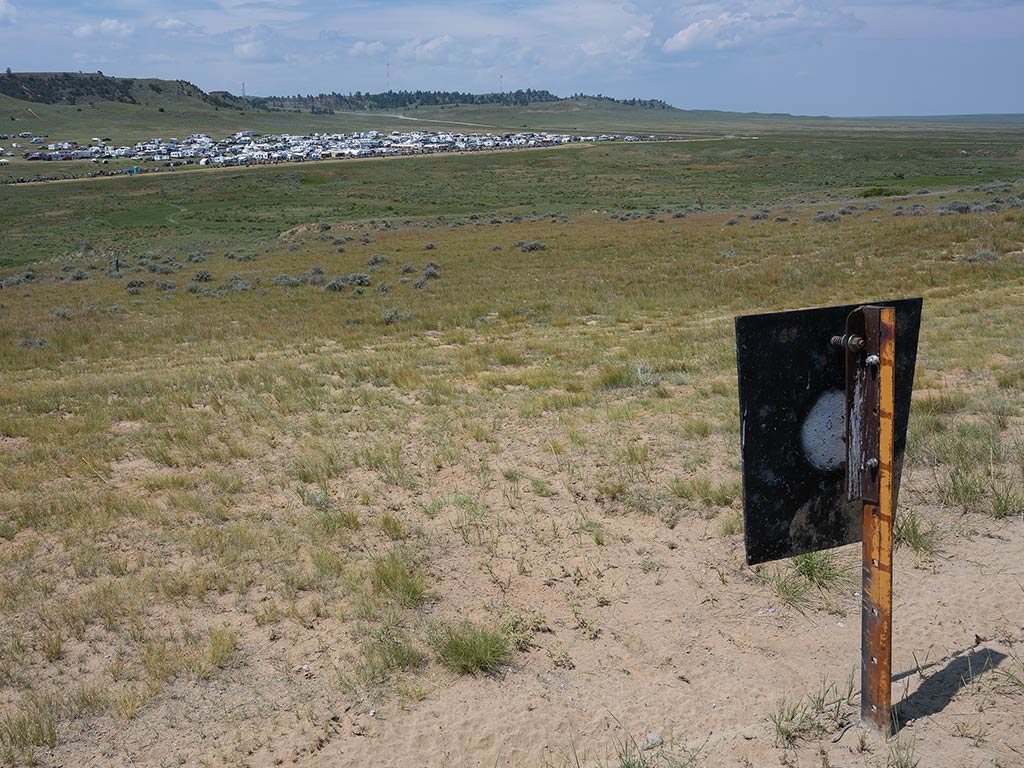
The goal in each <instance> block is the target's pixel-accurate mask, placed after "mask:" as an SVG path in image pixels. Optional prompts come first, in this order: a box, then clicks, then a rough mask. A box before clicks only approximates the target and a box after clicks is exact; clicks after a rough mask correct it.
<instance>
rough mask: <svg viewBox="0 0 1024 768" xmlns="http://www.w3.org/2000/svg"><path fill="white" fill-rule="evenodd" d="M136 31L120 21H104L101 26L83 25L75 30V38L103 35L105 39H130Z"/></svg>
mask: <svg viewBox="0 0 1024 768" xmlns="http://www.w3.org/2000/svg"><path fill="white" fill-rule="evenodd" d="M134 31H135V27H133V26H132V25H131V24H127V23H125V22H123V21H121V20H120V19H104V20H103V21H101V22H100V23H99V24H82V25H81V26H79V27H76V28H75V31H74V33H73V34H74V36H75V37H82V38H85V37H92V36H93V35H102V36H104V37H128V36H129V35H131V34H132V33H133V32H134Z"/></svg>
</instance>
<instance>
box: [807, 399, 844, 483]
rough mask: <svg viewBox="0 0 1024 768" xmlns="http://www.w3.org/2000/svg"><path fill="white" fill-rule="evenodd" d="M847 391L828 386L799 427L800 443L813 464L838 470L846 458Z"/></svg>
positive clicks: (825, 469) (829, 470)
mask: <svg viewBox="0 0 1024 768" xmlns="http://www.w3.org/2000/svg"><path fill="white" fill-rule="evenodd" d="M845 432H846V393H845V392H843V391H842V390H839V389H829V390H827V391H825V392H822V393H821V396H820V397H819V398H818V399H817V401H816V402H815V403H814V406H813V407H812V408H811V410H810V412H809V413H808V414H807V416H806V417H805V418H804V423H803V425H802V426H801V427H800V447H801V448H802V449H803V452H804V456H806V457H807V461H809V462H810V463H811V466H812V467H814V468H815V469H818V470H821V471H822V472H837V471H839V470H841V469H842V468H843V464H844V463H845V462H846V443H845V440H844V438H845Z"/></svg>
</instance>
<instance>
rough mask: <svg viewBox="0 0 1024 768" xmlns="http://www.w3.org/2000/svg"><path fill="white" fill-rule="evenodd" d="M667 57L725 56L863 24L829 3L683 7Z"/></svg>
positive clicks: (756, 1)
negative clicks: (741, 48) (786, 37)
mask: <svg viewBox="0 0 1024 768" xmlns="http://www.w3.org/2000/svg"><path fill="white" fill-rule="evenodd" d="M675 18H676V20H677V21H676V24H677V27H676V31H675V32H674V33H673V34H671V35H669V36H668V37H667V38H666V39H665V42H664V43H663V44H662V50H663V51H665V52H666V53H670V54H673V53H688V52H692V51H697V50H722V49H724V48H732V47H735V46H739V45H748V44H750V45H752V44H756V43H761V42H766V41H769V40H771V39H773V38H778V37H781V36H783V35H791V34H796V33H806V32H818V33H820V32H822V31H825V30H830V29H832V30H835V29H849V28H851V27H854V26H857V25H858V24H859V22H858V21H857V20H856V19H855V18H854V17H853V16H852V15H851V14H850V13H848V12H846V11H844V10H842V8H841V7H837V6H835V5H833V4H831V3H830V2H828V1H827V0H727V1H726V2H715V3H703V4H698V5H687V6H683V7H681V8H680V9H679V10H678V12H677V13H676V14H675Z"/></svg>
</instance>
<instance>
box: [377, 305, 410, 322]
mask: <svg viewBox="0 0 1024 768" xmlns="http://www.w3.org/2000/svg"><path fill="white" fill-rule="evenodd" d="M383 319H384V325H395V324H396V323H404V322H406V321H408V320H412V319H413V315H412V313H410V312H406V311H405V310H404V309H399V308H398V307H391V308H390V309H386V310H384V318H383Z"/></svg>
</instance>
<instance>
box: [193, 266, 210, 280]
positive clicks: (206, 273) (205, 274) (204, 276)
mask: <svg viewBox="0 0 1024 768" xmlns="http://www.w3.org/2000/svg"><path fill="white" fill-rule="evenodd" d="M192 279H193V280H195V281H196V282H197V283H208V282H210V281H211V280H213V275H211V274H210V270H208V269H200V270H199V271H198V272H196V276H195V277H194V278H192Z"/></svg>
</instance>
